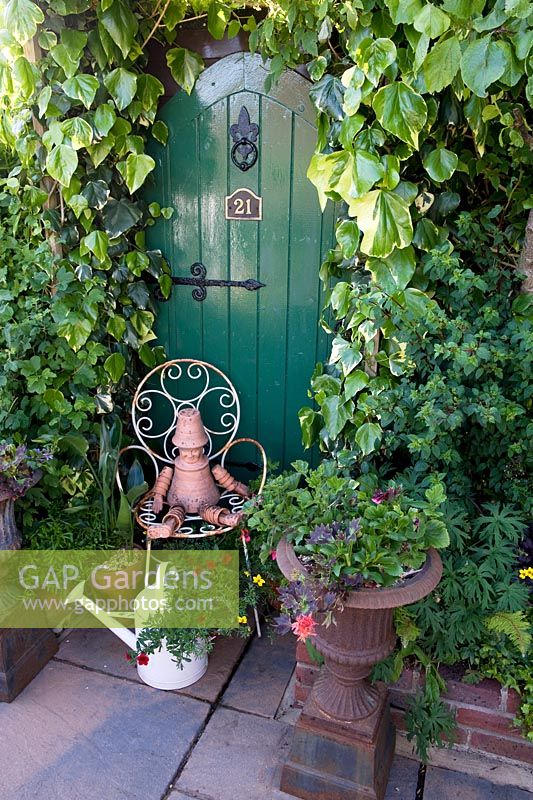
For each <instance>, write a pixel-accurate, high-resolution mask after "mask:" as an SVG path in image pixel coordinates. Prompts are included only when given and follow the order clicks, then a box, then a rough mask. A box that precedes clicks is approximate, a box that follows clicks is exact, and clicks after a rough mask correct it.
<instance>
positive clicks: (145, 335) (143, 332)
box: [130, 308, 156, 341]
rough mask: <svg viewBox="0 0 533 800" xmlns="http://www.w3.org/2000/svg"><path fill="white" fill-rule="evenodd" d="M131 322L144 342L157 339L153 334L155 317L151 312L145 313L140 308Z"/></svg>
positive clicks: (132, 316) (133, 315)
mask: <svg viewBox="0 0 533 800" xmlns="http://www.w3.org/2000/svg"><path fill="white" fill-rule="evenodd" d="M130 320H131V324H132V325H133V327H134V329H135V330H136V331H137V333H138V334H139V336H140V337H141V338H142V339H143V340H144V341H148V340H150V339H155V338H156V337H155V334H153V333H152V326H153V324H154V315H153V314H152V313H151V312H150V311H143V310H142V309H139V308H138V309H137V310H136V311H134V312H133V314H132V315H131V317H130Z"/></svg>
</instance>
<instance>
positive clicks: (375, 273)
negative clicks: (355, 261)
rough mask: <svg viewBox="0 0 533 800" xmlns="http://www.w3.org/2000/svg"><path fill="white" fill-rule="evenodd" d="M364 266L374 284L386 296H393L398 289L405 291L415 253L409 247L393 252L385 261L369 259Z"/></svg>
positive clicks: (413, 271)
mask: <svg viewBox="0 0 533 800" xmlns="http://www.w3.org/2000/svg"><path fill="white" fill-rule="evenodd" d="M366 266H367V269H369V270H370V272H371V273H372V279H373V280H374V282H375V283H376V284H377V285H378V286H379V287H380V288H381V289H383V290H384V291H385V292H388V294H394V293H395V292H397V291H398V290H399V289H405V287H406V286H407V285H408V284H409V281H410V280H411V278H412V277H413V275H414V273H415V253H414V250H413V248H412V247H411V246H410V245H409V247H404V248H403V250H394V252H392V253H391V254H390V256H388V257H387V258H385V259H375V258H369V259H368V261H367V262H366Z"/></svg>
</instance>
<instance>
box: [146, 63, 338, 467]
mask: <svg viewBox="0 0 533 800" xmlns="http://www.w3.org/2000/svg"><path fill="white" fill-rule="evenodd" d="M266 74H267V71H266V69H265V67H264V65H263V64H262V61H261V59H260V58H259V57H258V56H253V55H250V54H244V53H240V54H237V55H232V56H228V57H227V58H224V59H222V60H221V61H219V62H217V63H216V64H214V65H213V66H211V67H209V68H208V69H206V70H205V72H204V73H203V74H202V75H201V77H200V79H199V80H198V83H197V85H196V88H195V90H194V92H193V94H192V95H191V96H190V97H188V96H187V95H185V93H180V94H178V95H176V96H175V97H174V98H173V99H172V100H170V101H169V102H168V103H167V104H166V105H165V106H164V108H163V109H162V111H161V113H160V118H161V119H162V120H163V121H164V122H165V123H166V124H167V125H168V128H169V138H168V143H167V146H166V147H165V148H163V147H158V146H156V145H154V147H153V149H152V153H153V155H154V157H155V158H156V161H157V167H156V171H155V181H156V186H157V192H156V194H157V198H158V200H159V201H160V202H161V203H162V205H170V206H173V207H174V208H175V209H176V211H175V213H174V215H173V217H172V218H171V219H170V220H169V221H163V220H161V221H158V223H157V225H156V226H154V227H153V228H152V230H151V235H150V245H151V246H152V247H159V248H160V249H161V250H162V252H163V255H164V256H165V257H166V258H167V260H168V262H169V263H170V265H171V268H172V274H173V276H178V277H188V278H190V277H191V271H190V268H191V265H193V264H194V263H195V262H201V263H202V264H203V265H204V266H205V268H206V272H207V276H206V277H207V279H208V280H217V279H222V280H229V281H246V280H248V279H251V280H255V281H258V282H261V283H262V284H264V286H263V287H262V288H260V289H259V290H258V291H247V290H246V289H243V288H239V287H232V288H226V287H219V286H211V287H207V296H206V298H205V299H204V300H203V301H202V302H198V301H197V300H195V299H193V296H192V289H193V287H191V286H186V285H176V286H174V287H173V291H172V297H171V299H170V300H169V301H167V302H166V303H162V304H161V306H160V310H159V313H158V321H157V331H158V336H159V338H160V342H161V343H162V344H163V345H164V347H165V349H166V352H167V353H168V356H169V357H170V358H177V357H189V356H190V357H193V358H199V359H204V360H206V361H209V362H211V363H213V364H215V365H216V366H218V367H219V368H220V369H222V370H223V371H224V372H226V374H227V375H228V376H229V377H230V379H231V380H232V381H233V383H234V384H235V386H236V388H237V390H238V392H239V395H240V398H241V406H242V422H241V425H240V435H246V436H252V437H254V438H257V439H258V440H259V441H261V442H262V443H263V444H264V446H265V447H266V450H267V453H268V456H269V458H271V459H273V460H276V461H279V462H281V463H282V464H283V465H288V464H289V463H290V462H291V461H292V460H294V459H295V458H298V457H302V455H303V449H302V445H301V436H300V427H299V423H298V416H297V415H298V409H299V408H301V406H302V405H305V404H306V403H307V402H309V401H308V398H307V388H308V385H309V378H310V376H311V374H312V371H313V369H314V366H315V364H316V362H317V361H318V360H321V359H323V358H324V357H325V356H326V348H327V343H326V341H325V337H324V335H323V333H322V332H321V331H320V329H319V326H318V319H319V315H320V310H321V306H322V296H321V287H320V281H319V278H318V272H319V267H320V263H321V260H322V256H323V255H324V253H325V252H326V251H327V250H328V248H329V247H330V246H331V242H332V237H333V230H334V218H333V216H334V215H333V209H331V208H328V209H327V210H326V212H325V214H324V215H322V214H321V212H320V207H319V204H318V200H317V195H316V191H315V189H314V187H313V186H312V185H311V183H310V182H309V181H308V180H307V177H306V170H307V166H308V163H309V159H310V157H311V155H312V153H313V149H314V147H315V142H316V130H315V127H314V120H315V112H314V109H313V107H312V105H311V103H310V101H309V94H308V93H309V84H308V82H307V81H306V80H305V79H304V78H303V77H302V76H300V75H298V74H297V73H294V72H290V73H286V74H285V75H284V76H283V77H282V79H281V81H280V82H279V84H278V86H277V87H274V88H273V89H272V90H271V92H270V93H269V94H265V91H264V88H263V84H264V79H265V77H266ZM243 106H244V107H245V108H246V109H247V111H248V113H249V116H250V120H251V123H252V124H256V125H258V127H259V133H258V136H257V142H256V144H257V150H258V158H257V161H256V163H255V164H254V165H253V166H252V167H251V168H250V169H248V170H247V171H245V172H243V171H241V169H239V168H238V167H237V166H236V165H235V164H234V163H233V161H232V159H231V150H232V147H233V146H234V140H233V139H232V136H231V135H230V127H231V126H232V125H234V124H236V123H237V122H238V118H239V113H240V111H241V109H242V107H243ZM251 138H252V137H251ZM237 159H238V160H239V155H238V154H237ZM241 160H242V159H241ZM241 187H246V188H248V189H251V190H252V191H253V192H254V193H255V194H256V195H258V196H259V197H260V198H261V199H262V219H261V220H260V221H252V220H245V219H236V220H233V219H229V220H228V219H226V218H225V198H226V196H229V195H231V194H232V193H233V192H234V191H235V190H236V189H238V188H241Z"/></svg>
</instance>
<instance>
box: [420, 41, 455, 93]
mask: <svg viewBox="0 0 533 800" xmlns="http://www.w3.org/2000/svg"><path fill="white" fill-rule="evenodd" d="M460 63H461V46H460V44H459V40H458V39H457V37H456V36H451V37H450V38H449V39H445V40H444V41H443V42H437V44H436V45H435V46H434V47H433V48H432V50H431V51H430V52H429V54H428V55H427V57H426V59H425V61H424V64H423V66H422V71H423V73H424V80H425V82H426V87H427V89H428V91H429V92H431V93H432V94H434V93H435V92H440V91H442V89H444V88H445V87H446V86H449V85H450V83H451V82H452V81H453V79H454V78H455V76H456V75H457V70H458V69H459V64H460Z"/></svg>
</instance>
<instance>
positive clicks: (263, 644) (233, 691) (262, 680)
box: [222, 635, 295, 718]
mask: <svg viewBox="0 0 533 800" xmlns="http://www.w3.org/2000/svg"><path fill="white" fill-rule="evenodd" d="M294 667H295V655H294V638H292V637H288V636H277V637H276V638H275V639H270V638H269V637H268V636H266V635H263V636H262V637H261V638H260V639H259V638H255V639H254V640H253V641H252V644H251V645H250V647H249V649H248V652H247V653H246V655H245V657H244V658H243V660H242V661H241V663H240V665H239V668H238V670H237V672H236V673H235V675H234V676H233V678H232V680H231V683H230V684H229V686H228V688H227V689H226V691H225V692H224V694H223V696H222V704H223V705H224V706H227V707H229V708H235V709H237V710H239V711H246V712H248V713H250V714H259V716H261V717H269V718H273V717H274V716H275V715H276V712H277V710H278V708H279V706H280V703H281V701H282V699H283V696H284V694H285V690H286V689H287V684H288V683H289V681H290V679H291V675H292V673H293V670H294Z"/></svg>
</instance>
